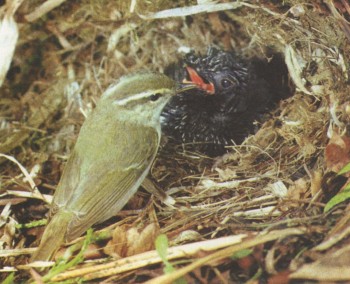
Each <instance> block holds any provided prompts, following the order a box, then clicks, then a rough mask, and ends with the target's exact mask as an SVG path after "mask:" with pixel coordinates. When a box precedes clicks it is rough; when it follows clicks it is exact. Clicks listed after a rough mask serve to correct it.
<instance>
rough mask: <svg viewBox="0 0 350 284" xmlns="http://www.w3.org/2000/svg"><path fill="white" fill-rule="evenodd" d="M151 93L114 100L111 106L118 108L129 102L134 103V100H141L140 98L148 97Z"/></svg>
mask: <svg viewBox="0 0 350 284" xmlns="http://www.w3.org/2000/svg"><path fill="white" fill-rule="evenodd" d="M153 93H154V92H152V91H146V92H142V93H138V94H135V95H133V96H131V97H127V98H124V99H120V100H115V101H114V102H113V104H114V105H118V106H125V105H126V104H128V102H130V101H135V100H139V99H142V98H146V97H149V96H150V95H152V94H153Z"/></svg>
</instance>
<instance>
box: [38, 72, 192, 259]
mask: <svg viewBox="0 0 350 284" xmlns="http://www.w3.org/2000/svg"><path fill="white" fill-rule="evenodd" d="M185 88H186V87H185ZM185 88H184V89H185ZM175 92H176V90H175V82H174V81H173V80H171V79H169V78H168V77H166V76H165V75H162V74H155V73H139V74H135V75H130V76H126V77H123V78H121V79H120V81H119V82H118V83H117V84H115V85H112V86H111V87H109V88H108V89H107V90H106V92H105V93H104V94H103V95H102V97H101V98H100V100H99V102H98V103H97V105H96V108H95V109H94V111H93V112H92V113H91V115H89V116H88V117H87V119H86V121H85V122H84V124H83V126H82V127H81V130H80V133H79V137H78V140H77V142H76V145H75V147H74V150H73V151H72V153H71V155H70V157H69V159H68V161H67V164H66V166H65V169H64V171H63V174H62V177H61V180H60V182H59V184H58V186H57V189H56V191H55V194H54V197H53V202H52V205H51V208H50V214H49V222H48V225H47V227H46V229H45V232H44V234H43V237H42V239H41V242H40V246H39V248H38V250H37V251H36V252H35V253H34V255H33V256H32V259H31V260H32V261H37V260H49V259H51V258H52V256H53V254H54V253H55V252H56V251H57V250H58V248H59V247H60V246H61V244H62V243H63V242H69V241H71V240H73V239H75V238H77V237H79V236H80V235H82V234H83V233H84V232H85V231H87V229H89V228H90V227H91V226H92V225H94V224H96V223H100V222H103V221H105V220H107V219H108V218H110V217H112V216H113V215H115V214H116V213H118V211H120V210H121V209H122V207H123V206H124V205H125V204H126V203H127V202H128V200H129V199H130V198H131V197H132V196H133V195H134V193H135V192H136V191H137V189H138V187H139V186H140V185H141V183H142V181H143V180H144V178H145V177H146V175H147V174H148V172H149V169H150V167H151V164H152V161H153V160H154V157H155V155H156V153H157V150H158V146H159V141H160V135H161V129H160V114H161V112H162V110H163V107H164V106H165V104H166V103H167V102H168V100H169V99H170V98H171V96H173V95H174V94H175Z"/></svg>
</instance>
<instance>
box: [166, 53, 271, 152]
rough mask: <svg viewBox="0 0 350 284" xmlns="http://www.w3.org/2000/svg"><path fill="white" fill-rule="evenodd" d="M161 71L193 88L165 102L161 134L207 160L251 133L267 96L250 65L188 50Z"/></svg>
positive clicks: (231, 57) (228, 55)
mask: <svg viewBox="0 0 350 284" xmlns="http://www.w3.org/2000/svg"><path fill="white" fill-rule="evenodd" d="M165 73H166V74H168V75H169V76H171V77H173V78H174V79H175V80H176V81H178V82H192V83H194V84H196V85H197V86H198V88H196V89H192V90H190V91H187V92H185V93H183V94H180V95H178V96H176V97H173V98H172V99H171V100H170V101H169V103H168V104H167V105H166V107H165V108H164V110H163V113H162V129H163V131H164V133H165V134H166V135H168V136H170V137H172V138H174V139H175V140H176V141H177V142H179V143H184V144H189V145H191V147H192V148H191V147H190V149H194V150H195V151H199V152H204V153H206V154H207V155H209V156H217V155H221V154H223V153H225V151H226V149H225V146H229V145H233V144H234V143H236V144H240V143H242V141H243V140H244V139H245V138H246V137H247V136H248V135H249V134H250V133H253V132H254V124H253V123H254V121H255V120H259V118H260V117H261V115H262V113H263V112H264V111H266V108H267V106H268V104H269V103H270V101H271V98H272V95H271V92H270V90H269V85H268V83H267V82H266V81H265V79H263V78H260V77H259V76H258V75H257V72H256V70H255V68H254V66H253V64H251V63H250V62H248V61H246V60H243V59H242V58H240V57H238V56H237V55H235V54H233V53H231V52H226V51H222V50H218V49H215V48H209V49H208V52H207V54H206V55H204V56H199V55H196V54H195V53H194V52H191V53H189V54H187V55H186V56H185V58H184V61H183V62H182V63H180V64H179V65H175V66H170V68H168V70H166V72H165Z"/></svg>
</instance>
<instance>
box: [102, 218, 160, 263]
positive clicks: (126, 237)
mask: <svg viewBox="0 0 350 284" xmlns="http://www.w3.org/2000/svg"><path fill="white" fill-rule="evenodd" d="M158 235H159V226H158V225H157V224H155V223H152V224H149V225H147V226H146V227H145V228H143V229H142V230H141V231H140V230H138V229H137V228H135V227H131V228H130V226H129V225H123V226H119V227H117V228H116V229H115V230H114V232H113V238H112V240H111V241H110V242H108V244H107V246H106V248H105V249H104V251H105V253H106V254H109V255H112V256H114V257H126V256H131V255H135V254H139V253H142V252H146V251H149V250H152V249H154V241H155V238H156V237H157V236H158Z"/></svg>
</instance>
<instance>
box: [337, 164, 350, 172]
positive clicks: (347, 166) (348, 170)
mask: <svg viewBox="0 0 350 284" xmlns="http://www.w3.org/2000/svg"><path fill="white" fill-rule="evenodd" d="M348 172H350V163H349V164H347V165H345V166H344V167H343V168H342V169H341V170H340V171H339V173H338V175H343V174H346V173H348Z"/></svg>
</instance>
